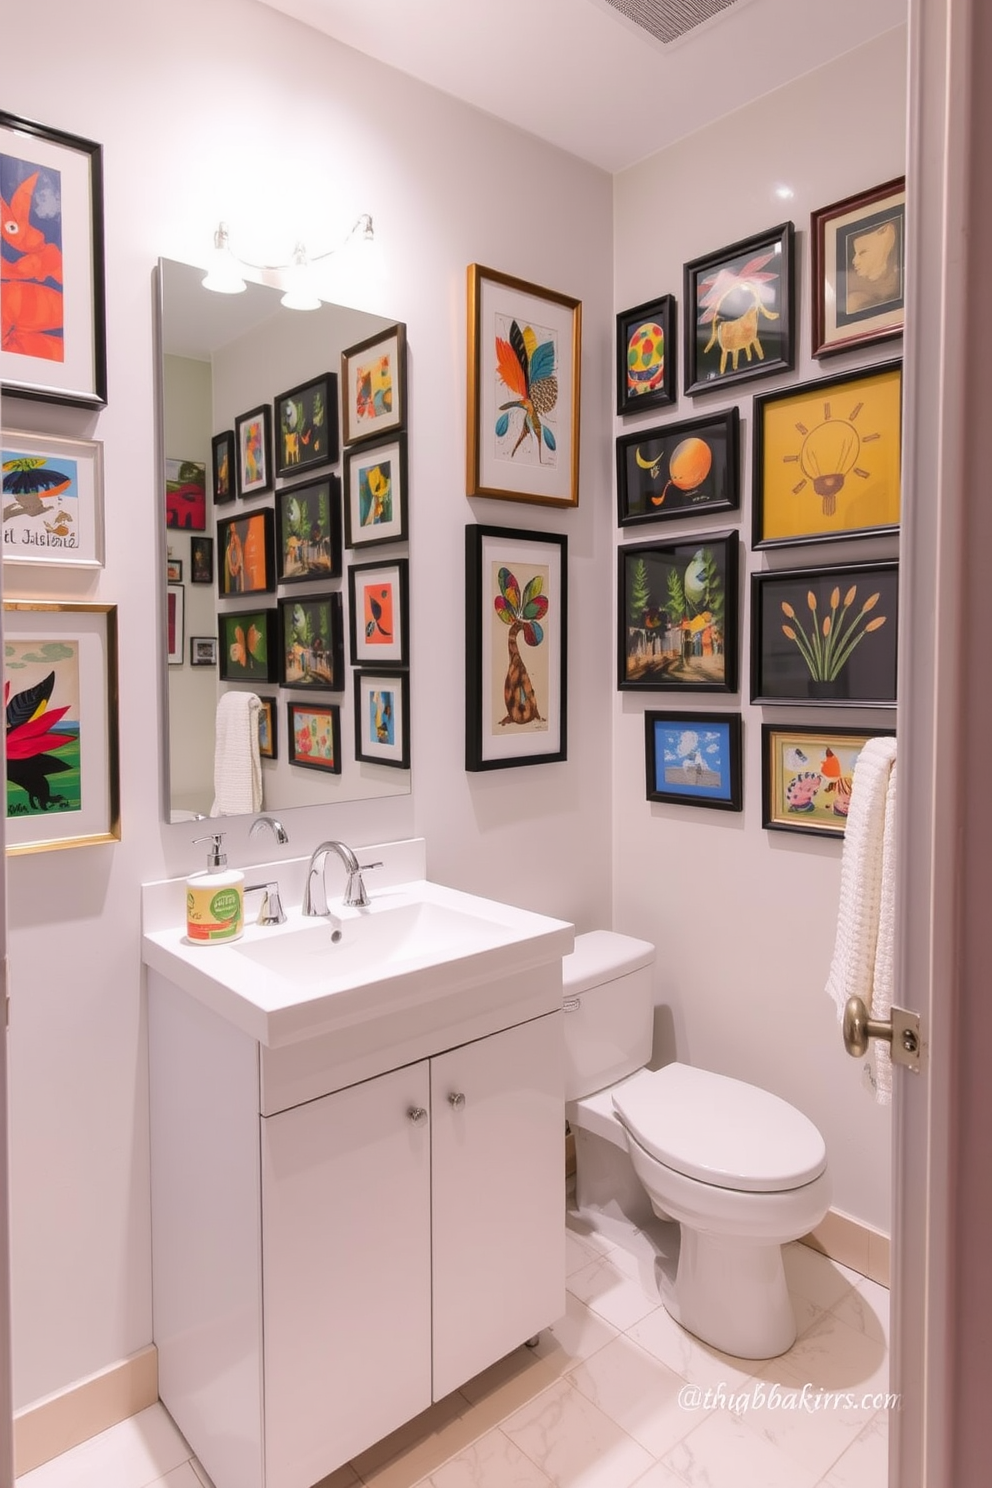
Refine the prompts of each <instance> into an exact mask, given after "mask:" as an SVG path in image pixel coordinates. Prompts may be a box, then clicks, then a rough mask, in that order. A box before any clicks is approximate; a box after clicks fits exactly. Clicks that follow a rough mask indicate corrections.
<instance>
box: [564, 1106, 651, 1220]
mask: <svg viewBox="0 0 992 1488" xmlns="http://www.w3.org/2000/svg"><path fill="white" fill-rule="evenodd" d="M616 1133H617V1138H618V1139H619V1140H617V1141H615V1142H610V1141H606V1140H604V1138H602V1137H600V1136H597V1135H596V1134H595V1133H593V1132H588V1131H585V1130H584V1129H583V1128H582V1127H580V1126H573V1127H572V1134H573V1136H574V1137H575V1207H576V1209H577V1211H578V1213H579V1215H580V1216H581V1217H582V1218H583V1219H584V1220H585V1221H586V1223H587V1224H588V1225H589V1226H590V1228H592V1229H596V1230H603V1231H606V1232H607V1233H611V1232H614V1231H616V1230H617V1229H619V1231H620V1232H621V1233H622V1230H623V1228H624V1226H626V1225H632V1226H633V1227H634V1229H635V1230H642V1229H645V1228H648V1227H650V1226H651V1225H652V1224H653V1223H654V1219H655V1213H656V1211H655V1209H654V1208H653V1206H652V1204H651V1200H650V1199H649V1198H648V1195H647V1192H646V1190H645V1188H644V1184H643V1183H642V1182H641V1180H640V1179H639V1178H638V1176H637V1174H636V1173H635V1172H634V1167H633V1164H632V1163H631V1160H630V1154H629V1152H628V1150H627V1145H626V1141H625V1138H624V1135H623V1128H622V1127H621V1126H620V1123H619V1122H617V1123H616ZM660 1217H661V1218H663V1219H664V1218H666V1216H665V1215H661V1216H660Z"/></svg>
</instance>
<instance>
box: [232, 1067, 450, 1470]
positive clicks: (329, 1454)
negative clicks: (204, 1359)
mask: <svg viewBox="0 0 992 1488" xmlns="http://www.w3.org/2000/svg"><path fill="white" fill-rule="evenodd" d="M429 1108H430V1094H429V1077H428V1065H427V1062H426V1060H425V1061H421V1062H420V1063H419V1064H415V1065H410V1066H409V1067H408V1068H406V1069H401V1070H394V1071H392V1072H391V1073H389V1074H387V1075H381V1076H380V1077H378V1078H377V1079H374V1080H368V1081H365V1082H364V1083H363V1084H361V1085H354V1086H351V1087H350V1088H349V1089H347V1090H341V1091H338V1092H336V1093H335V1094H333V1095H328V1096H325V1097H323V1099H321V1100H315V1101H310V1102H308V1103H307V1104H306V1105H303V1106H297V1107H295V1108H294V1109H293V1110H290V1111H283V1112H280V1114H279V1115H278V1116H271V1117H262V1118H261V1123H262V1258H263V1259H262V1278H263V1282H262V1286H263V1298H262V1304H263V1319H264V1357H265V1423H266V1424H265V1462H266V1479H265V1481H266V1488H309V1485H310V1484H312V1483H316V1482H317V1480H318V1479H319V1478H322V1477H324V1476H325V1474H327V1473H328V1472H329V1471H330V1470H331V1469H332V1468H334V1467H336V1466H338V1465H339V1464H340V1463H342V1462H346V1461H348V1460H349V1459H350V1458H351V1457H353V1456H355V1455H356V1454H357V1453H358V1452H360V1451H362V1450H363V1449H364V1448H366V1447H368V1446H370V1445H371V1444H372V1443H373V1442H376V1441H378V1440H380V1438H382V1437H383V1436H386V1435H388V1433H389V1432H390V1431H392V1430H394V1429H395V1428H396V1427H397V1426H399V1425H401V1424H402V1423H403V1422H404V1421H407V1420H409V1419H410V1417H411V1416H415V1415H417V1414H418V1413H419V1412H420V1411H422V1410H424V1409H425V1408H426V1407H427V1406H428V1405H429V1404H430V1401H431V1378H430V1330H431V1320H430V1285H431V1278H430V1265H431V1262H430V1121H429V1118H428V1112H429ZM418 1110H419V1111H421V1112H422V1113H423V1114H422V1116H421V1119H420V1120H419V1122H415V1121H414V1120H412V1119H411V1114H410V1113H411V1112H416V1111H418Z"/></svg>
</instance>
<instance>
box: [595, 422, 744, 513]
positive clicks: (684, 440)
mask: <svg viewBox="0 0 992 1488" xmlns="http://www.w3.org/2000/svg"><path fill="white" fill-rule="evenodd" d="M739 472H740V411H739V409H737V408H736V407H734V408H728V409H727V410H726V411H725V412H723V413H717V414H713V415H712V416H711V417H709V418H698V419H688V420H686V421H685V422H683V423H679V424H662V425H660V426H659V427H658V428H657V429H643V430H638V432H637V433H636V434H624V435H623V436H622V437H621V438H620V439H618V440H617V505H618V513H617V521H618V523H619V525H620V526H621V527H630V526H635V525H636V524H638V523H640V522H661V521H664V520H665V519H666V518H669V517H692V516H696V515H697V514H699V515H701V516H703V515H707V514H708V513H710V512H718V511H736V510H737V508H738V507H739V506H740V486H739Z"/></svg>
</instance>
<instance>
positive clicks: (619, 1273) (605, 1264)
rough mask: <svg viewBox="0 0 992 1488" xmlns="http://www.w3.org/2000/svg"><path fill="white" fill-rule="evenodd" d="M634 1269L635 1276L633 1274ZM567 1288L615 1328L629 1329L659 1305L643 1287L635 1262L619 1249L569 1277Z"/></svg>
mask: <svg viewBox="0 0 992 1488" xmlns="http://www.w3.org/2000/svg"><path fill="white" fill-rule="evenodd" d="M631 1272H633V1275H631ZM568 1290H569V1291H570V1292H571V1293H572V1295H573V1296H574V1297H578V1299H579V1301H580V1302H584V1303H585V1304H586V1306H587V1307H591V1308H592V1310H593V1312H596V1313H598V1314H599V1316H600V1317H602V1318H605V1319H606V1321H607V1322H608V1323H612V1325H613V1327H614V1328H618V1329H620V1331H621V1332H622V1331H623V1330H624V1329H626V1328H629V1327H631V1326H632V1324H634V1323H636V1322H639V1321H640V1319H641V1318H643V1317H647V1315H648V1313H649V1312H653V1311H654V1309H655V1308H656V1307H657V1306H658V1301H659V1298H658V1296H657V1295H655V1296H653V1297H650V1296H648V1295H647V1293H646V1292H645V1291H644V1289H643V1287H642V1286H641V1283H640V1280H639V1278H638V1275H637V1267H636V1263H634V1262H632V1261H631V1259H630V1257H629V1256H626V1255H624V1254H623V1252H621V1251H619V1250H612V1251H611V1252H610V1253H609V1255H605V1256H601V1257H600V1258H599V1259H598V1260H595V1261H591V1262H590V1264H589V1265H588V1266H583V1267H582V1269H581V1270H580V1271H576V1272H574V1273H573V1274H572V1275H571V1276H570V1277H569V1278H568Z"/></svg>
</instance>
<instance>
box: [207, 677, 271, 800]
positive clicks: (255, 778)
mask: <svg viewBox="0 0 992 1488" xmlns="http://www.w3.org/2000/svg"><path fill="white" fill-rule="evenodd" d="M261 708H262V704H261V703H260V702H259V700H258V698H257V697H256V696H255V694H254V693H253V692H225V693H224V694H223V696H222V697H221V699H220V701H219V702H218V704H217V733H216V740H215V745H214V804H213V806H212V808H211V811H210V815H211V816H243V815H244V814H245V813H246V812H251V811H260V810H261V809H262V761H261V758H260V756H259V752H258V715H259V713H260V712H261Z"/></svg>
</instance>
